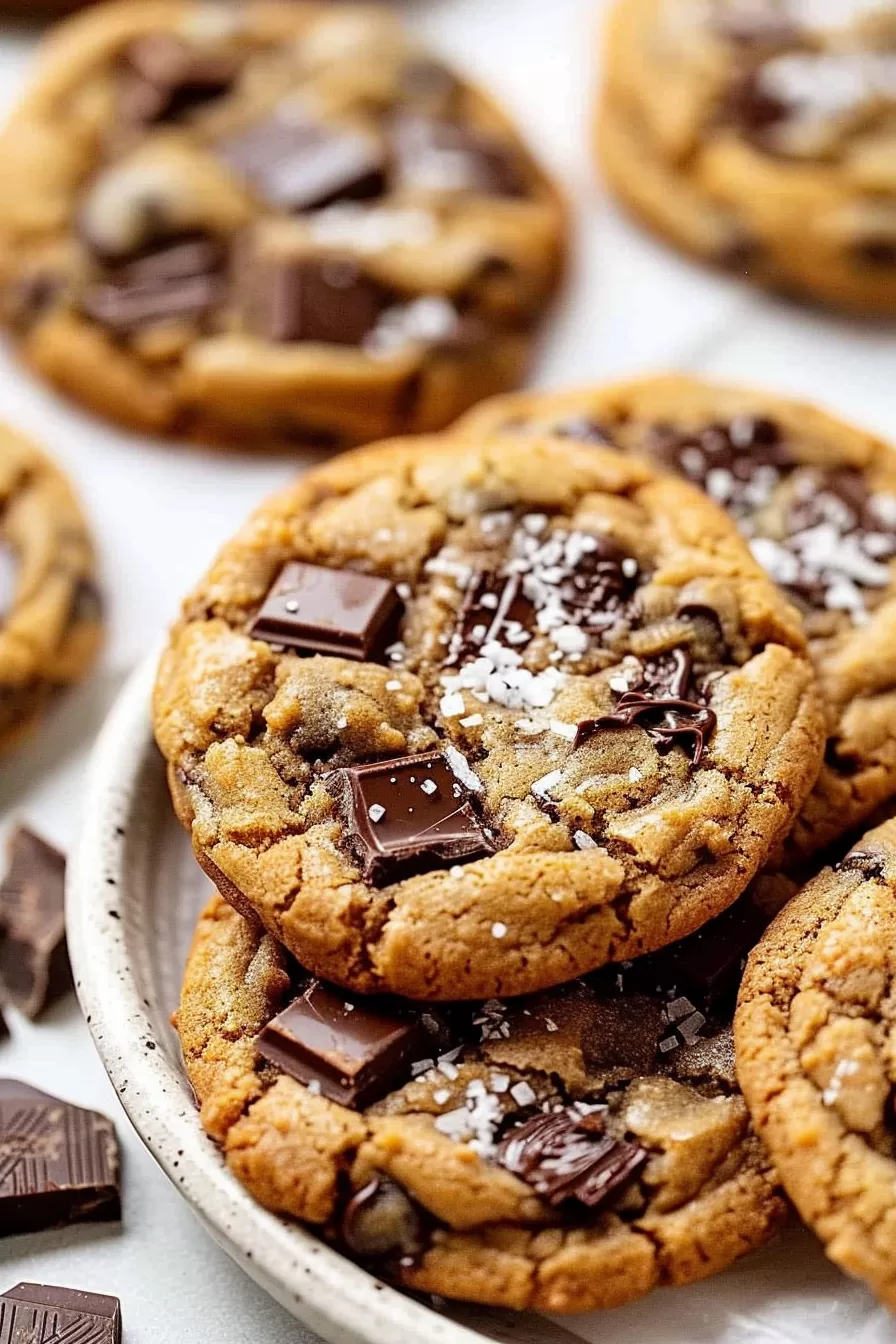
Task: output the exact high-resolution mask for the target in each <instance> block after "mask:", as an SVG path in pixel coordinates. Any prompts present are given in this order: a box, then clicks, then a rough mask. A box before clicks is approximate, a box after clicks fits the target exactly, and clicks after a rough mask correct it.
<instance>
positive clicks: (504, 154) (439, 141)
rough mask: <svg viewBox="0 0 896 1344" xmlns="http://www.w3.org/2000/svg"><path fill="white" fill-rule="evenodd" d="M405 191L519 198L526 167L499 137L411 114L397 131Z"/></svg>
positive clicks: (399, 123) (396, 144) (396, 126)
mask: <svg viewBox="0 0 896 1344" xmlns="http://www.w3.org/2000/svg"><path fill="white" fill-rule="evenodd" d="M392 144H393V149H394V152H395V158H396V163H397V169H398V175H399V179H400V181H401V183H402V185H404V186H407V187H411V188H417V189H419V190H422V191H470V192H476V193H478V194H479V195H484V196H519V195H521V194H522V192H523V187H524V183H523V176H522V172H521V165H520V164H519V163H518V162H517V161H516V159H515V158H514V156H513V154H512V153H511V152H510V150H509V149H508V148H507V146H505V145H504V143H503V142H502V141H501V140H499V139H498V138H497V137H495V136H490V135H488V134H486V133H485V132H482V131H475V130H473V129H472V128H470V127H467V126H459V125H458V124H457V123H456V122H451V121H442V120H440V119H438V118H436V117H426V116H419V115H416V114H413V113H407V114H405V115H403V116H399V117H397V118H396V120H395V124H394V127H393V131H392Z"/></svg>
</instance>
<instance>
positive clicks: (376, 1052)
mask: <svg viewBox="0 0 896 1344" xmlns="http://www.w3.org/2000/svg"><path fill="white" fill-rule="evenodd" d="M255 1046H256V1049H257V1050H258V1052H259V1054H261V1055H263V1056H264V1058H265V1059H268V1060H270V1062H271V1063H272V1064H276V1065H277V1066H278V1068H281V1069H283V1071H284V1072H285V1073H288V1074H289V1075H290V1076H291V1077H292V1078H296V1079H298V1081H299V1082H300V1083H304V1084H305V1085H306V1086H309V1087H314V1088H315V1089H316V1090H319V1091H320V1092H321V1093H322V1094H323V1095H324V1096H325V1097H329V1098H330V1100H331V1101H338V1102H339V1103H340V1105H342V1106H348V1107H350V1108H351V1109H352V1110H356V1111H360V1110H363V1109H364V1108H365V1107H366V1106H370V1105H372V1103H373V1102H375V1101H379V1099H380V1098H381V1097H384V1096H386V1094H387V1093H388V1092H392V1091H394V1090H395V1088H396V1087H400V1086H401V1085H402V1083H404V1082H405V1081H406V1080H407V1079H408V1078H409V1077H410V1073H411V1065H412V1064H413V1063H414V1062H415V1061H416V1060H418V1059H425V1058H427V1057H428V1056H429V1055H430V1053H431V1045H430V1042H429V1037H428V1036H427V1033H426V1031H425V1029H424V1027H423V1025H422V1024H421V1023H420V1022H419V1021H415V1020H414V1019H413V1017H412V1016H411V1015H410V1010H404V1009H402V1008H400V1007H398V1006H396V1005H393V1004H391V1003H388V1002H386V1001H383V1000H379V1001H378V1000H376V999H360V998H358V999H355V998H348V997H344V996H343V995H342V994H340V993H339V992H338V991H335V990H332V989H329V988H327V987H326V986H325V985H322V984H321V983H320V981H318V980H313V981H312V982H311V984H310V985H309V986H308V988H307V989H306V990H305V992H304V994H301V995H300V996H299V997H298V998H297V999H294V1000H293V1002H292V1003H291V1004H289V1006H288V1007H287V1008H285V1009H284V1010H283V1012H282V1013H280V1015H279V1017H275V1018H274V1019H273V1020H272V1021H271V1022H269V1023H268V1024H267V1026H266V1027H265V1028H264V1029H263V1030H262V1031H261V1033H260V1034H259V1035H258V1036H257V1037H256V1039H255Z"/></svg>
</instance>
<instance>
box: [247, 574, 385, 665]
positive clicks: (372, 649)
mask: <svg viewBox="0 0 896 1344" xmlns="http://www.w3.org/2000/svg"><path fill="white" fill-rule="evenodd" d="M401 610H402V604H401V599H400V598H399V596H398V593H397V592H396V590H395V586H394V584H392V583H390V582H389V580H388V579H379V578H377V577H376V576H375V575H373V574H359V573H358V572H357V571H356V570H353V569H327V568H326V567H325V566H323V565H309V564H305V563H303V562H302V561H300V560H291V561H290V562H289V563H288V564H286V565H284V567H283V569H281V571H280V573H279V574H278V575H277V578H276V579H275V580H274V583H273V586H272V587H271V589H270V590H269V592H268V595H267V597H266V598H265V600H264V603H263V604H262V607H261V610H260V611H259V612H258V615H257V616H256V617H255V619H254V621H253V622H252V624H251V626H250V627H249V634H250V635H251V636H252V638H253V639H263V640H264V641H265V642H266V643H268V644H273V645H282V646H284V647H285V648H288V649H293V650H295V651H297V652H299V653H321V654H331V655H333V656H334V657H337V658H351V659H354V660H355V661H357V662H372V661H376V660H378V659H379V658H380V657H381V656H382V654H383V652H384V650H385V648H386V646H387V645H388V644H389V643H391V642H392V640H393V638H394V636H395V632H396V628H397V625H398V621H399V618H400V616H401Z"/></svg>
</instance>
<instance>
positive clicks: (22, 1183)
mask: <svg viewBox="0 0 896 1344" xmlns="http://www.w3.org/2000/svg"><path fill="white" fill-rule="evenodd" d="M118 1181H119V1168H118V1144H117V1142H116V1139H115V1130H114V1129H113V1127H112V1122H111V1121H110V1120H107V1119H106V1117H105V1116H103V1115H99V1114H97V1112H95V1111H86V1110H82V1109H81V1107H79V1106H72V1105H69V1104H68V1103H67V1102H64V1101H59V1100H57V1098H55V1097H51V1096H48V1095H47V1094H46V1093H44V1092H38V1091H37V1089H35V1088H32V1087H28V1086H27V1084H25V1083H19V1082H15V1081H14V1080H11V1079H9V1080H7V1079H4V1080H2V1081H0V1236H13V1235H15V1234H17V1233H22V1232H39V1231H42V1230H43V1229H44V1228H48V1227H60V1226H64V1225H65V1224H68V1223H80V1222H116V1221H117V1220H118V1219H119V1218H120V1217H121V1202H120V1196H119V1184H118ZM0 1339H2V1330H0Z"/></svg>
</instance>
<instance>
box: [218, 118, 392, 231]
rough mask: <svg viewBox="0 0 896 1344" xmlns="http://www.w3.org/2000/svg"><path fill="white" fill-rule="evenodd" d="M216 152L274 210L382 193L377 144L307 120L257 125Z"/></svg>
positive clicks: (383, 181) (275, 120)
mask: <svg viewBox="0 0 896 1344" xmlns="http://www.w3.org/2000/svg"><path fill="white" fill-rule="evenodd" d="M216 150H217V153H218V154H219V155H220V156H221V158H222V159H224V161H225V162H226V163H227V164H229V165H230V167H231V168H233V170H234V171H235V172H237V173H238V174H239V175H240V176H241V177H243V178H245V179H246V181H247V182H249V184H250V185H251V186H252V187H253V188H254V190H255V191H256V192H258V194H259V196H261V197H262V198H263V199H264V200H265V201H266V202H267V204H268V205H271V206H273V207H274V208H275V209H277V210H290V211H296V212H299V211H303V210H320V209H322V208H323V207H324V206H326V205H332V204H333V203H334V202H335V201H360V200H370V199H371V198H372V197H376V196H381V195H382V194H383V191H384V190H385V185H386V179H385V153H384V150H383V147H382V146H381V145H380V144H378V143H377V141H376V140H374V139H372V138H371V137H369V136H366V135H362V134H360V133H359V132H358V131H354V130H349V129H346V128H344V127H340V126H334V125H327V124H326V123H324V122H320V121H315V120H313V119H312V118H311V117H309V116H307V115H306V114H296V115H294V116H289V117H287V116H285V115H282V114H281V115H280V116H276V117H271V118H269V119H268V120H267V121H262V122H258V123H256V125H254V126H250V127H248V128H247V129H246V130H244V131H239V132H237V133H236V134H235V135H232V136H230V137H229V138H228V139H226V140H220V141H219V142H218V144H217V146H216Z"/></svg>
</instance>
